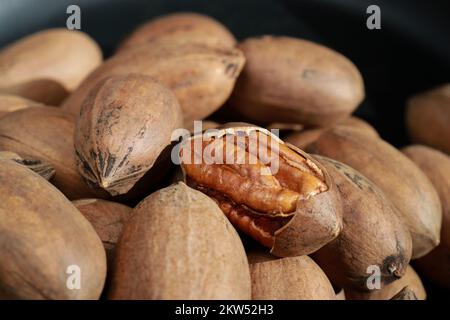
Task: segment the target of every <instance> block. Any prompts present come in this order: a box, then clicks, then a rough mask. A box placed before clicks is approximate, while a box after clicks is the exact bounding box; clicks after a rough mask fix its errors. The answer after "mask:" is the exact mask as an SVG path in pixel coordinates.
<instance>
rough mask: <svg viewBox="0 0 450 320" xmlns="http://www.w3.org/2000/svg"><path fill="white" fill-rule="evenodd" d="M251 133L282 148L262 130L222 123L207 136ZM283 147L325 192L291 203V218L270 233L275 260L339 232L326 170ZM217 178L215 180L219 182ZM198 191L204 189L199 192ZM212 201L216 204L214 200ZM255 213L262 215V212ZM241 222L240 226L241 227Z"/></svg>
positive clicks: (337, 206) (338, 212) (337, 211)
mask: <svg viewBox="0 0 450 320" xmlns="http://www.w3.org/2000/svg"><path fill="white" fill-rule="evenodd" d="M252 132H258V133H262V134H264V135H267V136H268V137H270V138H271V139H274V141H276V143H277V144H282V145H284V142H283V141H281V140H280V139H279V138H278V137H276V136H275V135H273V134H271V133H270V132H269V131H267V130H266V129H263V128H260V127H255V126H253V125H250V124H244V123H228V124H225V125H224V126H223V127H222V129H220V130H218V131H216V132H214V133H211V135H212V136H214V137H216V138H220V137H223V136H225V135H227V134H234V135H237V136H239V135H242V134H247V135H248V134H250V133H252ZM208 135H209V134H208V133H203V136H202V137H203V138H205V137H206V138H208ZM199 136H200V135H194V136H192V137H191V138H189V139H188V140H186V141H185V143H186V144H190V142H191V141H192V140H193V139H196V138H198V137H199ZM286 147H287V148H289V150H290V152H293V153H295V154H297V156H298V157H301V158H302V159H305V161H306V162H307V163H308V164H309V165H311V166H313V167H314V168H315V169H314V170H317V171H318V172H320V173H321V175H323V183H324V185H326V187H327V190H325V191H323V192H320V193H318V194H315V195H314V196H310V197H306V198H300V199H299V200H298V202H297V203H296V204H295V207H296V209H295V211H294V212H293V213H292V215H291V216H292V218H290V220H289V221H287V223H284V224H283V226H281V227H279V228H278V229H276V230H275V231H274V234H273V240H272V241H273V244H272V245H271V246H270V247H271V251H270V252H271V253H272V254H273V255H275V256H278V257H289V256H299V255H306V254H310V253H312V252H314V251H316V250H318V249H319V248H321V247H322V246H324V245H325V244H327V243H328V242H330V241H332V240H333V239H335V238H336V237H337V236H338V234H339V233H340V231H341V229H342V214H341V204H340V198H339V194H338V191H337V190H336V187H335V185H334V183H333V182H332V180H331V178H330V177H329V175H328V173H327V172H326V170H324V169H323V166H322V165H321V164H320V163H318V162H317V161H316V160H315V159H314V158H313V157H311V156H309V155H308V154H306V153H305V152H303V151H302V150H300V149H298V148H296V147H294V146H291V145H289V144H286ZM194 148H195V147H194ZM216 165H217V164H212V166H216ZM181 168H182V170H183V174H184V178H185V181H189V178H192V177H190V176H189V175H188V174H187V170H186V168H185V164H182V165H181ZM250 169H251V166H250V167H248V168H247V169H246V170H248V172H250ZM248 172H247V175H248V178H250V179H251V178H256V177H253V176H252V174H248ZM271 177H272V175H271ZM220 179H222V178H220ZM220 179H219V180H218V181H221V180H220ZM191 180H192V179H191ZM224 183H226V182H224ZM199 184H200V185H201V184H202V182H201V181H199ZM236 188H237V186H236ZM255 188H256V187H255ZM202 191H204V190H203V189H202ZM258 191H259V189H258ZM254 192H257V190H255V191H254ZM213 198H214V196H213ZM215 200H216V201H218V202H220V201H219V200H217V199H215ZM245 207H248V205H246V206H244V208H245ZM224 208H225V207H223V208H222V209H223V210H224ZM241 209H242V207H237V209H236V210H238V214H239V210H241ZM253 211H254V210H253ZM224 213H225V211H224ZM225 214H227V213H225ZM257 214H258V215H263V213H257ZM229 218H230V220H232V221H233V223H235V224H237V225H239V226H240V228H241V229H243V228H244V227H245V228H247V226H248V224H247V220H242V219H241V220H240V221H236V220H233V217H229ZM241 223H243V225H242V224H241ZM251 225H252V224H251V223H250V226H251ZM243 230H244V229H243ZM244 232H246V233H251V234H252V236H253V235H254V232H252V230H244ZM258 241H260V242H262V240H261V239H259V238H258ZM264 244H265V243H264ZM265 245H267V244H265Z"/></svg>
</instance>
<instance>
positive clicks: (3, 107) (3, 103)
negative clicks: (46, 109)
mask: <svg viewBox="0 0 450 320" xmlns="http://www.w3.org/2000/svg"><path fill="white" fill-rule="evenodd" d="M42 106H43V105H42V104H40V103H38V102H35V101H32V100H29V99H26V98H23V97H20V96H16V95H13V94H1V93H0V117H2V116H4V115H6V114H8V113H10V112H13V111H16V110H20V109H25V108H32V107H42Z"/></svg>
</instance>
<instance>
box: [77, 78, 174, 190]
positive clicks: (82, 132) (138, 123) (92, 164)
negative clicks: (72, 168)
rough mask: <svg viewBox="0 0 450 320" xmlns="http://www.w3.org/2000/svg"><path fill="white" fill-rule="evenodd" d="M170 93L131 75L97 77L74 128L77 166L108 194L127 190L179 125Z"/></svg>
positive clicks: (167, 142)
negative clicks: (100, 78) (98, 79)
mask: <svg viewBox="0 0 450 320" xmlns="http://www.w3.org/2000/svg"><path fill="white" fill-rule="evenodd" d="M181 125H182V114H181V110H180V106H179V105H178V101H177V99H176V98H175V96H174V95H173V94H172V92H171V91H170V90H169V89H167V88H166V87H164V86H163V85H161V84H159V83H157V82H155V81H154V80H153V79H152V78H150V77H147V76H142V75H137V74H129V75H126V76H111V77H107V78H105V79H103V80H102V81H100V82H99V83H98V84H97V85H96V86H95V87H94V88H93V89H92V90H91V92H90V93H89V95H88V97H87V98H86V100H85V101H84V103H83V107H82V109H81V113H80V116H79V118H78V120H77V122H76V129H75V138H74V140H75V151H76V160H77V166H78V171H79V172H80V174H81V175H82V176H83V178H84V179H85V180H86V181H87V182H88V183H89V184H91V185H94V186H99V187H101V188H103V189H105V190H106V191H108V192H109V193H110V194H111V195H119V194H124V193H127V192H128V191H129V190H130V189H131V188H132V187H133V186H134V185H135V183H136V182H137V181H138V180H139V179H140V178H142V177H143V176H144V174H145V173H146V172H147V171H149V170H150V169H151V168H152V167H153V165H154V164H155V162H156V160H157V159H158V157H159V156H160V154H161V153H162V152H163V150H164V149H165V148H167V147H168V146H169V145H170V143H171V140H170V139H171V135H172V132H173V131H174V130H175V129H177V128H179V127H181Z"/></svg>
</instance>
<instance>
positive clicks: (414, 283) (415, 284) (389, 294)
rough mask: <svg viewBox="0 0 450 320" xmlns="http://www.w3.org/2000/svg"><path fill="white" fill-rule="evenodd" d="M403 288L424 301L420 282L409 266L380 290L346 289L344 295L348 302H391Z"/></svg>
mask: <svg viewBox="0 0 450 320" xmlns="http://www.w3.org/2000/svg"><path fill="white" fill-rule="evenodd" d="M405 287H408V289H409V291H410V292H412V293H414V295H415V296H416V298H417V300H425V299H426V297H427V293H426V292H425V288H424V286H423V284H422V281H421V280H420V278H419V276H418V275H417V273H416V272H415V271H414V269H413V268H412V267H411V266H408V267H407V268H406V272H405V275H404V276H403V277H401V278H400V279H398V280H396V281H394V282H392V283H389V284H381V288H380V289H374V290H371V291H370V292H360V291H354V290H351V289H346V290H345V295H346V297H347V299H348V300H391V299H392V298H393V297H394V296H395V295H397V294H398V293H400V291H401V290H402V289H403V288H405Z"/></svg>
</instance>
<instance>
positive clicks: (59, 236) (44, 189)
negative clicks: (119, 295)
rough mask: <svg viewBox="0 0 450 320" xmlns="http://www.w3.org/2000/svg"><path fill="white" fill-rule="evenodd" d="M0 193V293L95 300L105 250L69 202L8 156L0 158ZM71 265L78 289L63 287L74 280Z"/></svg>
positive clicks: (102, 275) (3, 295)
mask: <svg viewBox="0 0 450 320" xmlns="http://www.w3.org/2000/svg"><path fill="white" fill-rule="evenodd" d="M0 194H1V197H2V198H1V201H0V230H2V232H1V236H0V238H1V241H0V298H3V299H98V298H99V296H100V293H101V291H102V288H103V284H104V281H105V275H106V257H105V251H104V249H103V246H102V243H101V241H100V239H99V238H98V236H97V234H96V233H95V231H94V229H93V228H92V226H91V225H90V224H89V222H88V221H87V220H86V219H85V218H84V217H83V216H82V215H81V214H80V212H79V211H78V210H77V209H76V208H75V207H74V206H73V205H72V204H71V203H70V201H68V200H67V199H66V198H65V197H64V196H63V194H62V193H60V192H59V191H58V190H57V189H56V188H55V187H53V186H52V185H51V184H50V183H48V182H47V181H46V180H45V179H43V178H41V177H40V176H39V175H37V174H36V173H34V172H32V171H30V170H28V169H26V168H24V167H23V166H21V165H19V164H16V163H14V162H13V161H8V160H0ZM73 267H78V268H79V269H78V270H79V272H81V274H78V276H79V279H80V281H81V282H80V287H79V289H71V288H70V286H68V285H69V284H73V285H76V284H77V281H73V282H72V280H71V279H70V277H71V276H76V275H77V274H76V273H75V271H74V270H77V268H73ZM75 288H76V287H75Z"/></svg>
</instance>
